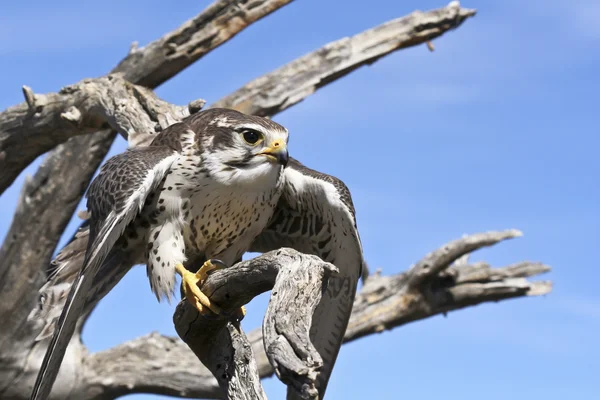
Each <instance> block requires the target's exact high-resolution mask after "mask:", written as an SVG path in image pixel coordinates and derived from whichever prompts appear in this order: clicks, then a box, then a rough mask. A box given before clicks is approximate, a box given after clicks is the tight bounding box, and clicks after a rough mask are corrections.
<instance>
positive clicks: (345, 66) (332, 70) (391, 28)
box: [211, 1, 476, 116]
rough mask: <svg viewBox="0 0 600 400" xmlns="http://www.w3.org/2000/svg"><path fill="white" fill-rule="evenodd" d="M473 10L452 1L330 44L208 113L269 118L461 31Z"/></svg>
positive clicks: (216, 105) (232, 95)
mask: <svg viewBox="0 0 600 400" xmlns="http://www.w3.org/2000/svg"><path fill="white" fill-rule="evenodd" d="M475 13H476V11H475V10H472V9H467V8H461V7H460V6H459V4H458V2H456V1H453V2H451V3H450V4H448V6H446V7H442V8H438V9H435V10H431V11H427V12H421V11H415V12H413V13H412V14H409V15H407V16H405V17H402V18H398V19H394V20H391V21H388V22H386V23H384V24H382V25H379V26H376V27H374V28H371V29H368V30H366V31H364V32H361V33H359V34H357V35H354V36H352V37H349V38H343V39H340V40H337V41H335V42H331V43H329V44H327V45H325V46H323V47H321V48H320V49H318V50H316V51H313V52H312V53H309V54H307V55H305V56H303V57H300V58H298V59H297V60H294V61H292V62H290V63H289V64H286V65H284V66H283V67H280V68H278V69H276V70H275V71H273V72H271V73H268V74H266V75H263V76H261V77H260V78H258V79H255V80H253V81H251V82H249V83H248V84H246V85H245V86H243V87H242V88H240V89H238V90H236V91H235V92H234V93H232V94H230V95H229V96H226V97H225V98H223V99H221V100H219V101H217V102H216V103H215V104H213V105H212V106H211V107H226V108H233V109H236V110H238V111H242V112H245V113H247V114H254V115H261V116H270V115H273V114H275V113H277V112H280V111H281V110H284V109H286V108H289V107H291V106H292V105H294V104H296V103H298V102H300V101H302V100H303V99H305V98H306V97H308V96H310V95H311V94H313V93H314V92H315V91H316V90H317V89H319V88H320V87H322V86H325V85H327V84H328V83H330V82H332V81H334V80H337V79H339V78H341V77H343V76H345V75H347V74H349V73H350V72H352V71H354V70H355V69H357V68H359V67H361V66H363V65H370V64H373V63H374V62H375V61H377V60H379V59H380V58H382V57H384V56H386V55H388V54H390V53H392V52H394V51H396V50H400V49H403V48H406V47H411V46H416V45H420V44H423V43H426V42H428V41H430V40H432V39H434V38H436V37H439V36H441V35H443V34H444V33H446V32H448V31H449V30H452V29H455V28H457V27H459V26H460V25H461V24H462V23H463V22H464V21H465V20H466V19H467V18H469V17H472V16H474V15H475Z"/></svg>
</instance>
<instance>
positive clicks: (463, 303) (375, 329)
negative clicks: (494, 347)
mask: <svg viewBox="0 0 600 400" xmlns="http://www.w3.org/2000/svg"><path fill="white" fill-rule="evenodd" d="M507 232H513V231H507ZM486 235H487V237H492V236H494V235H496V236H497V232H492V233H488V234H475V235H470V236H466V237H463V238H462V239H459V240H458V241H463V243H473V242H476V241H481V238H483V237H486ZM456 242H457V241H454V242H450V243H449V244H446V245H444V246H442V247H441V248H440V249H438V250H437V251H435V252H433V253H436V252H442V251H443V249H445V248H447V247H448V246H450V245H451V244H453V243H456ZM428 257H429V256H426V257H425V258H424V259H427V258H428ZM245 263H246V264H243V263H242V264H238V265H236V266H234V267H232V268H229V269H227V270H223V271H218V273H219V274H222V275H220V276H218V279H216V280H214V281H213V280H212V279H211V280H209V281H208V282H207V286H205V287H204V288H203V290H207V293H209V294H210V296H211V297H212V296H215V297H214V298H215V299H216V298H217V297H216V296H218V298H219V300H220V301H223V302H224V303H225V302H227V301H235V302H233V303H228V304H230V308H229V309H232V307H236V306H238V305H239V304H243V303H244V302H246V301H247V300H248V299H249V298H250V297H251V296H249V295H248V294H249V293H259V292H260V291H264V290H268V287H269V285H270V284H271V282H273V281H274V280H275V275H276V270H275V269H274V268H273V267H269V265H266V264H265V265H263V264H249V262H248V261H246V262H245ZM451 263H452V261H448V263H447V264H445V265H444V268H445V269H443V270H441V271H439V272H438V273H437V274H436V275H432V276H429V277H428V278H427V279H425V280H422V281H421V284H420V286H418V287H412V286H410V284H409V281H410V279H409V278H410V270H409V271H407V272H404V273H401V274H397V275H392V276H382V275H380V274H379V273H374V274H372V275H370V276H369V279H368V280H367V283H366V284H365V285H364V287H363V288H362V290H361V291H360V292H359V293H358V295H357V298H356V300H355V302H354V309H353V312H352V316H351V318H350V323H349V326H348V330H347V332H346V336H345V338H344V340H345V342H349V341H352V340H354V339H357V338H360V337H363V336H366V335H370V334H374V333H379V332H381V331H383V330H386V329H392V328H394V327H398V326H401V325H404V324H406V323H409V322H412V321H417V320H420V319H424V318H428V317H430V316H433V315H437V314H445V313H447V312H449V311H453V310H459V309H461V308H464V307H468V306H473V305H476V304H482V303H486V302H497V301H500V300H506V299H510V298H517V297H522V296H539V295H543V294H547V293H549V292H550V291H551V290H552V285H551V283H550V282H546V281H537V282H531V281H528V280H527V279H526V278H527V277H531V276H536V275H539V274H542V273H545V272H548V271H550V267H548V266H546V265H544V264H540V263H532V262H522V263H518V264H514V265H511V266H507V267H504V268H490V267H489V265H487V264H486V263H483V262H479V263H472V264H468V263H462V264H461V263H458V265H457V263H454V264H452V265H450V264H451ZM419 264H423V261H420V262H419V263H417V264H416V265H419ZM242 265H252V266H253V267H252V268H242V267H241V266H242ZM273 265H276V264H273ZM257 268H258V269H257ZM413 268H414V267H413ZM215 275H216V273H215ZM263 275H264V276H265V278H263V277H262V276H263ZM211 278H217V276H213V277H211ZM222 282H227V284H222ZM243 282H247V283H248V285H249V287H248V290H247V291H239V292H237V293H235V295H232V293H233V292H231V293H230V292H228V288H229V285H231V287H232V288H237V287H238V285H241V284H242V283H243ZM258 282H263V283H266V282H269V284H265V285H264V286H261V284H259V283H258ZM213 285H214V287H215V288H216V287H218V288H219V292H218V294H217V290H214V291H213V289H209V288H210V287H212V286H213ZM227 294H229V295H230V296H229V299H227V296H226V295H227ZM236 296H239V298H238V297H236ZM232 299H234V300H232ZM198 329H199V328H198V327H196V326H195V327H194V328H193V329H192V330H190V333H188V334H191V333H192V332H195V333H197V332H200V331H199V330H198ZM203 329H204V328H203ZM157 338H158V336H156V338H154V339H152V342H153V343H154V342H156V344H155V345H149V346H150V347H151V348H152V350H147V349H145V350H143V351H142V357H144V355H145V354H149V355H150V356H149V357H148V358H147V359H145V360H144V361H143V362H142V361H141V360H140V359H138V358H137V356H135V355H133V356H131V358H132V359H133V360H135V362H132V361H131V360H128V359H127V358H128V357H129V356H128V355H127V354H135V353H136V351H129V352H127V353H126V352H123V353H122V354H123V356H122V357H117V358H114V357H113V356H112V355H111V352H114V351H115V349H113V350H108V351H107V352H100V353H97V354H93V355H91V356H90V358H91V359H97V358H100V359H102V362H96V363H95V364H94V365H96V367H95V368H94V373H93V374H92V375H93V376H95V377H96V378H94V379H92V380H91V381H90V384H91V383H92V382H94V383H95V384H94V386H96V387H97V386H101V385H100V384H99V383H98V380H99V379H101V378H99V377H103V378H102V379H104V381H105V383H106V385H107V388H106V389H105V390H107V391H110V390H111V389H110V388H111V387H112V385H114V386H115V387H118V388H126V386H127V384H129V386H130V389H129V390H127V391H122V392H119V393H121V394H125V393H134V392H140V391H142V390H140V387H143V388H144V390H143V391H145V392H151V393H168V394H171V395H176V396H180V397H206V398H218V397H219V393H220V392H219V391H218V384H217V381H216V380H215V378H214V377H213V376H212V375H211V373H210V372H209V371H208V370H207V369H206V368H205V367H203V366H199V365H198V364H199V363H198V360H197V359H196V357H195V356H194V355H193V354H191V353H190V352H189V351H187V352H186V350H188V348H187V346H186V345H185V344H184V343H182V342H180V341H174V340H173V339H169V338H161V339H160V340H159V339H157ZM248 339H249V342H250V343H251V345H252V351H253V353H254V357H255V359H256V362H257V368H258V371H259V374H260V376H261V377H263V378H264V377H267V376H270V375H272V374H273V372H274V370H273V368H272V367H271V364H270V363H269V360H268V357H267V355H266V353H265V350H264V347H265V346H264V345H263V340H262V335H261V331H260V330H256V331H253V332H250V333H249V334H248ZM145 341H146V339H144V340H142V339H136V340H135V341H133V342H131V343H132V344H131V346H134V348H135V349H137V348H138V346H146V344H142V343H144V342H145ZM164 343H169V345H168V346H165V344H164ZM122 346H127V344H124V345H121V346H119V347H117V348H116V349H119V348H121V347H122ZM163 348H164V349H163ZM178 363H181V366H179V364H178ZM159 366H160V368H161V372H163V373H164V374H163V375H162V376H161V377H160V378H156V370H157V368H159ZM163 366H164V369H162V367H163ZM115 369H118V374H116V375H115V374H114V373H113V372H112V371H114V370H115ZM107 377H110V379H107ZM182 377H185V379H183V378H182ZM173 381H174V382H177V385H179V384H180V383H182V384H183V385H184V386H183V387H184V389H183V388H182V387H180V386H178V390H179V392H178V393H179V394H177V393H176V392H175V391H174V390H173V383H172V382H173ZM151 383H155V384H154V385H151ZM149 385H150V386H149ZM82 398H87V397H82ZM100 398H101V399H105V398H106V399H108V398H109V397H98V399H100ZM94 399H96V398H94Z"/></svg>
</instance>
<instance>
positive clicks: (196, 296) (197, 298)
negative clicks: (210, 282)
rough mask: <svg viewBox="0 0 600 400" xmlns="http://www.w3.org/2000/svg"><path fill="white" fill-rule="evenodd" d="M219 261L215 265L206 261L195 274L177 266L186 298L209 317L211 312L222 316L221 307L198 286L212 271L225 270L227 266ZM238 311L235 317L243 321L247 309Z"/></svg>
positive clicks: (241, 308) (242, 308) (181, 266)
mask: <svg viewBox="0 0 600 400" xmlns="http://www.w3.org/2000/svg"><path fill="white" fill-rule="evenodd" d="M217 261H218V260H215V264H213V263H212V262H211V260H208V261H206V262H205V263H204V264H203V265H202V267H200V269H199V270H198V272H196V273H195V274H194V273H192V272H190V271H188V270H187V269H186V268H185V267H184V266H183V265H182V264H176V265H175V269H176V270H177V272H179V275H181V280H182V283H183V292H184V293H185V297H186V298H187V299H188V301H189V302H190V303H192V305H193V306H194V307H196V309H197V310H198V312H199V313H200V314H202V315H208V314H209V313H210V311H212V312H213V313H215V314H217V315H222V312H221V307H219V306H218V305H216V304H215V303H213V302H211V301H210V299H209V298H208V296H206V295H205V294H204V293H202V291H201V290H200V288H199V287H198V284H202V283H204V281H206V278H208V274H209V273H210V272H211V271H214V270H216V269H222V268H225V264H223V263H222V262H217ZM207 309H208V310H210V311H208V310H207ZM236 311H237V312H236V314H235V315H236V317H237V318H238V319H239V320H242V319H243V318H244V317H245V316H246V307H244V306H241V307H240V308H239V309H238V310H236Z"/></svg>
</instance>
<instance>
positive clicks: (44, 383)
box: [31, 109, 364, 400]
mask: <svg viewBox="0 0 600 400" xmlns="http://www.w3.org/2000/svg"><path fill="white" fill-rule="evenodd" d="M287 144H288V132H287V130H286V129H285V128H284V127H282V126H281V125H279V124H277V123H275V122H273V121H271V120H269V119H266V118H261V117H256V116H250V115H245V114H242V113H239V112H237V111H233V110H228V109H209V110H207V111H202V112H199V113H197V114H194V115H192V116H190V117H188V118H186V119H185V120H183V121H182V122H180V123H177V124H174V125H172V126H170V127H168V128H167V129H165V130H164V131H162V132H161V133H159V134H158V135H157V137H156V138H155V139H154V140H153V142H152V143H151V144H150V145H149V146H147V147H139V148H134V149H131V150H128V151H127V152H125V153H123V154H120V155H117V156H115V157H113V158H111V159H109V160H108V161H107V162H106V163H105V164H104V166H103V167H102V168H101V170H100V173H99V175H98V176H97V177H96V178H95V179H94V181H93V182H92V184H91V185H90V189H89V191H88V203H87V205H88V210H89V212H90V214H91V215H90V220H89V229H88V228H84V229H83V230H82V231H80V233H79V237H80V238H81V237H85V236H88V240H87V247H86V248H85V249H84V248H82V247H83V246H82V245H81V241H78V240H77V239H75V240H74V241H72V242H71V243H70V244H69V245H67V246H66V247H65V249H63V250H62V251H61V253H60V254H59V255H58V256H57V258H56V260H55V267H56V268H55V272H54V273H53V274H52V275H51V276H50V277H49V282H48V283H47V284H46V285H45V286H44V287H43V288H42V289H41V302H40V307H39V309H36V310H34V312H33V313H32V315H33V317H34V318H37V319H39V320H42V322H44V323H45V327H44V329H43V331H42V332H41V333H40V336H39V339H40V340H43V339H45V338H47V337H49V336H52V338H51V340H50V343H49V345H48V350H47V351H46V355H45V357H44V360H43V362H42V366H41V368H40V372H39V374H38V377H37V381H36V384H35V386H34V390H33V393H32V396H31V399H35V400H37V399H45V398H46V397H47V396H48V394H49V393H50V390H51V388H52V384H53V382H54V380H55V379H56V375H57V374H58V369H59V366H60V363H61V362H62V359H63V357H64V353H65V350H66V348H67V346H68V343H69V340H70V338H71V336H72V334H73V332H74V330H75V328H76V324H77V320H78V318H79V317H80V316H81V315H82V313H84V312H86V311H87V309H86V307H88V306H89V305H90V304H92V303H94V301H97V300H98V299H99V298H102V297H103V296H105V295H106V294H107V293H108V292H109V291H110V290H111V289H112V287H114V285H116V284H117V282H118V281H119V280H120V279H121V278H122V277H123V276H124V275H125V273H126V272H127V271H128V270H129V269H130V268H131V267H132V266H133V265H135V264H146V268H147V272H148V277H149V280H150V286H151V288H152V290H153V292H154V293H155V295H156V296H157V298H158V299H159V300H160V299H161V298H163V297H166V298H170V296H171V294H172V292H173V289H174V283H175V273H179V274H180V275H181V276H182V283H183V287H184V291H185V296H186V298H187V299H188V301H190V302H191V303H192V304H194V305H195V306H196V308H197V309H198V310H199V311H200V312H201V313H211V312H215V313H219V312H220V309H219V307H218V305H216V304H214V303H211V302H210V299H208V298H207V297H206V296H205V295H204V294H203V293H202V292H201V291H200V290H199V288H198V285H197V283H198V282H200V281H202V280H203V279H204V278H205V277H206V273H207V272H208V271H210V270H211V269H213V268H216V267H218V265H219V264H220V262H215V260H216V259H218V260H221V262H222V263H224V264H225V265H231V264H232V263H234V262H235V261H237V260H238V259H240V258H241V256H242V255H243V254H244V253H245V252H247V251H255V252H266V251H269V250H273V249H278V248H280V247H284V246H285V247H292V248H295V249H296V250H298V251H301V252H304V253H309V254H315V255H317V256H319V257H321V258H322V259H323V260H325V261H329V262H331V263H333V264H334V265H336V266H337V267H338V268H339V269H340V274H339V275H338V276H336V277H335V278H333V279H332V280H331V281H330V284H329V287H328V291H327V295H325V296H323V299H322V300H321V302H320V304H319V306H318V307H317V310H316V311H315V314H314V316H313V327H312V329H311V339H312V341H313V343H314V345H315V347H316V348H317V350H318V351H319V353H320V354H321V356H322V358H323V368H322V370H321V372H320V375H319V377H318V389H319V392H320V395H321V397H322V396H323V394H324V391H325V387H326V385H327V381H328V379H329V376H330V374H331V370H332V368H333V364H334V362H335V359H336V357H337V353H338V351H339V347H340V345H341V341H342V338H343V335H344V332H345V330H346V326H347V323H348V318H349V316H350V312H351V310H352V303H353V300H354V295H355V293H356V285H357V282H358V279H359V277H360V274H361V268H362V265H363V263H364V261H363V256H362V246H361V243H360V238H359V236H358V231H357V227H356V219H355V211H354V207H353V205H352V200H351V197H350V192H349V191H348V189H347V187H346V186H345V185H344V184H343V183H342V182H341V181H340V180H338V179H337V178H334V177H332V176H329V175H326V174H322V173H319V172H317V171H314V170H311V169H309V168H307V167H305V166H304V165H302V164H301V163H299V162H298V161H296V160H294V159H292V158H289V157H288V152H287ZM78 245H79V246H80V248H77V246H78ZM206 260H208V261H206ZM211 260H213V261H212V263H211ZM203 261H206V262H205V263H204V265H203V266H202V268H200V270H199V271H198V272H197V273H195V274H194V273H192V272H189V271H188V270H187V269H186V268H185V266H193V265H199V264H201V262H203ZM67 277H71V278H67ZM73 278H74V279H73ZM65 281H69V282H68V283H69V284H68V285H66V284H65ZM58 282H59V283H60V284H57V283H58ZM67 291H68V297H67V296H66V292H67ZM65 297H66V302H65V300H64V298H65ZM63 304H64V305H63ZM59 308H60V316H58V313H57V309H59ZM57 317H58V320H57V321H56V322H55V320H56V319H57Z"/></svg>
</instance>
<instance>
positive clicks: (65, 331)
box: [31, 146, 179, 400]
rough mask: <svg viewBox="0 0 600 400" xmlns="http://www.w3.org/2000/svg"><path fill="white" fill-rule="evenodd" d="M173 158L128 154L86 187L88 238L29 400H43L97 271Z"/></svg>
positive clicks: (156, 152)
mask: <svg viewBox="0 0 600 400" xmlns="http://www.w3.org/2000/svg"><path fill="white" fill-rule="evenodd" d="M178 155H179V153H178V152H177V151H175V150H173V149H172V148H170V147H167V146H149V147H140V148H136V149H132V150H128V151H127V152H125V153H122V154H119V155H117V156H115V157H113V158H111V159H109V160H108V161H107V162H106V163H105V164H104V165H103V166H102V168H101V169H100V173H99V175H98V176H97V177H96V178H95V179H94V181H93V182H92V184H91V185H90V189H89V191H88V203H87V205H88V209H89V211H90V212H91V218H90V233H89V235H90V237H89V241H88V247H87V251H86V254H85V258H84V262H83V266H82V268H81V270H80V271H79V273H78V275H77V277H76V278H75V280H74V282H73V284H72V285H71V289H70V291H69V296H68V297H67V300H66V302H65V306H64V307H63V309H62V312H61V314H60V317H59V319H58V321H57V323H56V328H55V330H54V333H53V335H52V339H51V340H50V344H49V345H48V349H47V350H46V354H45V356H44V360H43V361H42V365H41V367H40V370H39V373H38V376H37V379H36V382H35V385H34V388H33V392H32V394H31V399H32V400H38V399H46V398H47V397H48V395H49V394H50V391H51V389H52V385H53V383H54V381H55V380H56V376H57V374H58V371H59V368H60V364H61V362H62V359H63V357H64V354H65V351H66V349H67V346H68V344H69V341H70V340H71V336H72V335H73V332H74V330H75V327H76V324H77V320H78V319H79V316H80V315H81V314H82V312H83V309H84V306H85V303H86V295H87V293H88V292H89V291H90V289H91V288H92V283H93V281H94V279H93V278H94V276H95V275H96V272H97V271H98V268H99V267H100V266H101V265H102V263H103V261H104V260H105V259H106V257H107V255H108V253H109V251H110V250H111V249H112V247H113V246H114V244H115V242H116V241H117V240H118V239H119V237H120V236H121V235H122V233H123V230H124V229H125V228H126V227H127V225H128V224H129V223H131V221H133V219H134V218H135V217H136V216H137V214H138V213H139V212H140V210H141V209H142V208H143V206H144V203H145V201H146V198H147V197H148V195H149V194H150V193H152V192H153V191H154V190H156V188H157V187H158V185H159V184H160V183H161V182H162V180H163V178H164V177H165V175H166V173H167V171H168V170H169V168H170V167H171V164H172V163H173V162H174V161H175V160H176V159H177V157H178Z"/></svg>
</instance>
